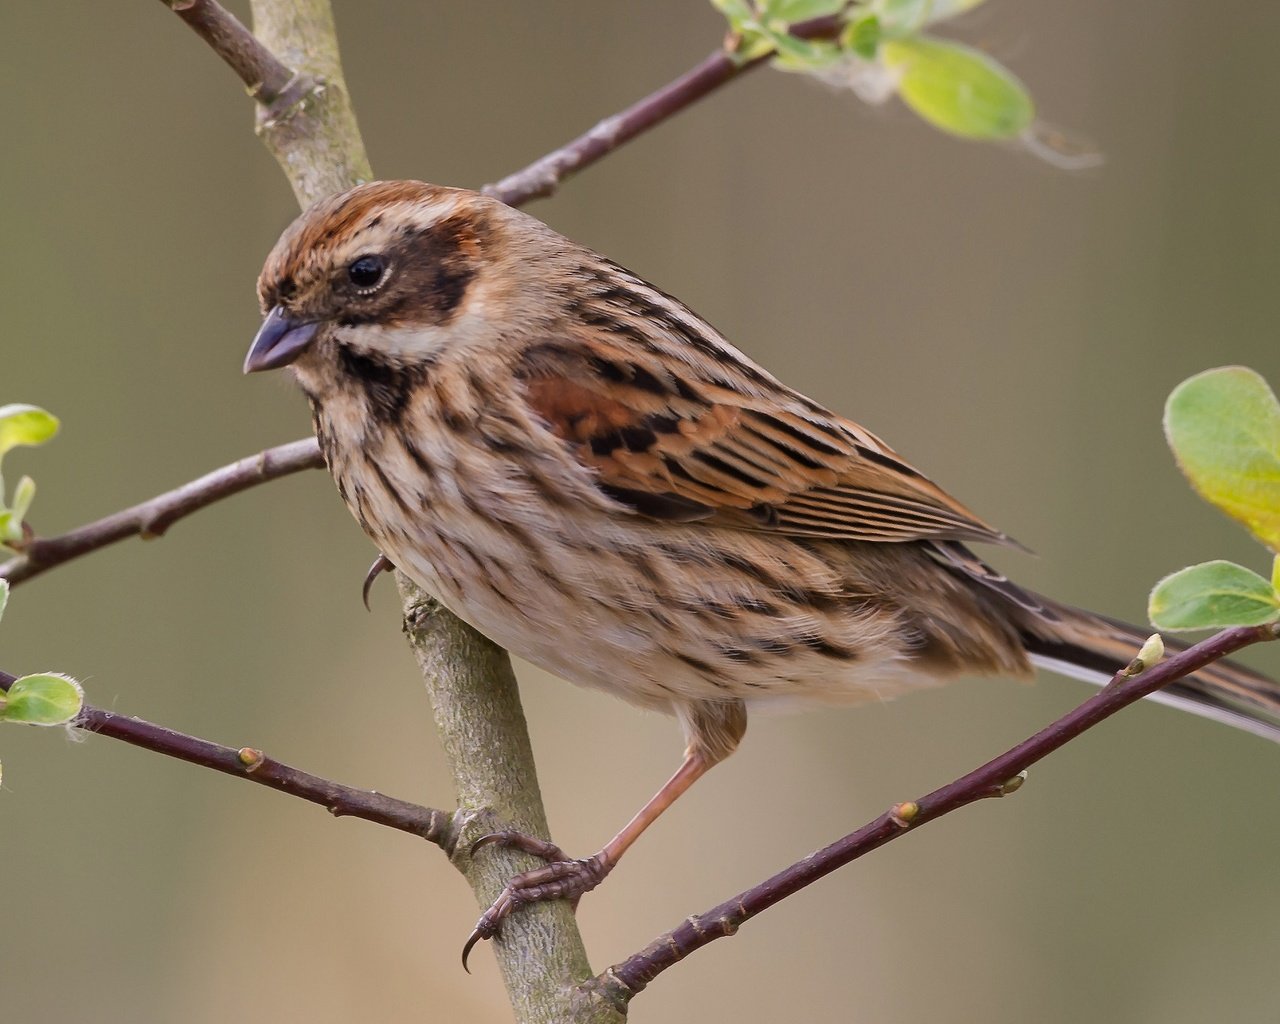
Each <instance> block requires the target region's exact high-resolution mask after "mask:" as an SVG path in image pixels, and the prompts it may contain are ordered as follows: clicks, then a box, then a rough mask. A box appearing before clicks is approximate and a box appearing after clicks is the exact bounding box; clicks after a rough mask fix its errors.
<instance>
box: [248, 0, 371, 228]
mask: <svg viewBox="0 0 1280 1024" xmlns="http://www.w3.org/2000/svg"><path fill="white" fill-rule="evenodd" d="M252 8H253V25H254V32H255V33H256V34H257V36H258V38H259V39H261V40H262V42H263V43H265V44H266V46H267V48H268V49H270V50H271V51H272V52H273V53H275V54H277V55H278V56H279V57H280V59H281V60H283V61H284V62H285V63H286V64H288V65H289V66H290V67H292V68H293V69H294V70H296V71H299V72H302V73H305V74H306V75H308V76H309V77H310V79H311V80H312V87H311V88H310V89H309V90H308V91H307V92H306V93H304V94H303V95H302V96H301V98H300V99H299V100H298V102H297V103H295V104H294V105H293V106H291V107H288V108H286V109H283V110H282V109H280V108H279V106H272V107H263V106H259V107H258V116H257V130H258V134H259V136H261V138H262V141H263V142H264V143H265V144H266V147H267V149H268V150H270V151H271V154H272V155H273V156H274V157H275V158H276V160H277V161H279V163H280V167H281V169H282V170H283V171H284V174H285V177H286V178H288V179H289V184H290V185H291V186H292V187H293V194H294V196H296V197H297V200H298V205H299V206H302V207H304V208H305V207H307V206H310V205H311V204H312V203H314V202H315V201H316V200H317V199H322V198H324V197H325V196H327V195H332V194H333V193H334V192H340V191H341V190H343V189H346V188H350V187H351V186H352V185H354V184H356V183H357V182H360V181H368V180H369V179H371V178H372V177H373V171H372V170H371V169H370V167H369V157H368V156H367V155H366V153H365V148H364V140H363V139H362V138H361V137H360V128H359V126H358V125H357V124H356V115H355V111H354V110H353V109H352V108H351V98H350V97H349V96H348V95H347V87H346V83H345V81H344V79H343V77H342V59H341V57H340V56H339V54H338V36H337V32H336V29H335V28H334V24H333V11H332V10H331V9H330V7H329V0H290V2H285V0H253V2H252Z"/></svg>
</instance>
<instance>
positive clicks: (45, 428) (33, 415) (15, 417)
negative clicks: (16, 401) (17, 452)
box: [0, 405, 58, 457]
mask: <svg viewBox="0 0 1280 1024" xmlns="http://www.w3.org/2000/svg"><path fill="white" fill-rule="evenodd" d="M57 432H58V418H57V417H56V416H53V415H51V414H50V413H47V412H45V411H44V410H43V409H38V408H36V406H34V405H4V406H0V457H3V456H4V454H5V453H6V452H8V451H9V450H10V449H12V448H16V447H18V445H22V444H26V445H36V444H44V443H45V442H46V441H47V440H49V438H51V437H53V435H54V434H56V433H57Z"/></svg>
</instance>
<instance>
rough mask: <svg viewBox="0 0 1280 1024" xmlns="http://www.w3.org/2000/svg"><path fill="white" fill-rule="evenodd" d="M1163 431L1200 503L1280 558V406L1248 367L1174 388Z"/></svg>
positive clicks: (1227, 369)
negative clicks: (1243, 528)
mask: <svg viewBox="0 0 1280 1024" xmlns="http://www.w3.org/2000/svg"><path fill="white" fill-rule="evenodd" d="M1164 431H1165V436H1166V437H1167V438H1168V440H1169V447H1170V448H1172V449H1173V454H1174V457H1175V458H1176V459H1177V460H1178V467H1179V468H1180V469H1181V470H1182V472H1183V473H1184V474H1186V477H1187V479H1188V480H1190V481H1191V486H1192V487H1194V488H1195V489H1196V491H1197V492H1199V494H1200V496H1201V497H1202V498H1204V499H1205V500H1206V501H1208V502H1210V503H1211V504H1213V505H1216V506H1217V507H1218V508H1220V509H1221V510H1222V511H1223V512H1225V513H1226V514H1227V515H1229V516H1231V517H1232V518H1233V519H1238V520H1239V521H1240V522H1242V523H1244V525H1245V526H1247V527H1248V528H1249V530H1250V531H1251V532H1252V533H1253V535H1254V536H1255V537H1257V538H1258V539H1259V540H1261V541H1262V542H1263V543H1264V544H1266V545H1267V546H1268V547H1269V548H1271V550H1272V551H1280V405H1277V403H1276V396H1275V395H1274V394H1273V393H1272V391H1271V388H1270V387H1268V386H1267V382H1266V381H1265V380H1263V379H1262V377H1260V376H1259V375H1258V374H1257V373H1255V372H1254V371H1253V370H1250V369H1248V368H1247V367H1244V366H1224V367H1219V368H1218V369H1216V370H1206V371H1205V372H1204V373H1199V374H1196V376H1194V377H1192V378H1190V379H1189V380H1185V381H1183V382H1182V383H1181V384H1179V385H1178V386H1177V387H1176V388H1174V389H1173V394H1171V395H1170V396H1169V400H1168V402H1167V403H1165V409H1164Z"/></svg>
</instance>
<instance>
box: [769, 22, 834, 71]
mask: <svg viewBox="0 0 1280 1024" xmlns="http://www.w3.org/2000/svg"><path fill="white" fill-rule="evenodd" d="M763 32H764V34H765V36H766V38H768V39H769V41H770V42H771V43H772V44H773V48H774V50H775V51H777V56H776V57H774V59H773V66H774V67H776V68H778V69H780V70H782V71H801V72H805V71H816V70H818V69H820V68H825V67H829V66H830V65H831V64H834V63H835V62H836V61H838V60H839V59H840V57H841V54H840V47H838V46H837V45H836V44H835V43H833V42H831V41H829V40H826V39H797V38H796V37H795V36H793V35H791V34H790V33H788V32H787V31H786V27H785V26H784V25H777V26H773V25H771V26H769V27H767V28H765V29H763Z"/></svg>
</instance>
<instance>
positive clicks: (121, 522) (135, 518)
mask: <svg viewBox="0 0 1280 1024" xmlns="http://www.w3.org/2000/svg"><path fill="white" fill-rule="evenodd" d="M323 465H324V459H323V458H322V457H321V455H320V446H319V445H318V444H317V443H316V440H315V438H312V437H309V438H306V439H305V440H302V441H293V442H291V443H289V444H282V445H278V446H276V447H275V448H268V449H267V450H266V451H262V452H259V453H258V454H257V455H249V456H246V457H245V458H243V459H240V460H239V461H237V462H233V463H231V465H229V466H223V467H222V468H221V469H215V470H214V471H213V472H212V473H206V474H205V475H204V476H202V477H199V478H198V479H196V480H192V481H190V482H188V483H185V484H183V485H182V486H181V487H177V488H174V489H173V490H172V491H166V492H165V493H164V494H158V495H156V496H155V497H154V498H150V499H148V500H147V501H144V502H142V503H141V504H140V505H134V506H133V507H132V508H126V509H122V510H121V511H119V512H114V513H112V514H111V515H109V516H106V517H105V518H103V519H99V520H97V521H96V522H92V523H88V524H86V525H85V526H81V527H80V528H78V529H75V530H72V531H70V532H69V533H64V534H60V535H59V536H56V537H36V538H33V539H31V540H28V541H26V542H25V543H24V544H23V547H22V553H21V554H19V555H18V556H17V557H16V558H11V559H9V560H8V561H7V562H4V563H0V578H3V579H6V580H8V581H9V583H10V584H17V583H21V582H22V581H23V580H29V579H31V578H32V577H33V576H39V575H40V574H41V573H42V572H45V571H47V570H49V569H52V568H54V567H55V566H58V565H62V564H63V563H64V562H69V561H71V560H72V559H73V558H79V557H80V556H81V555H87V554H89V553H90V552H91V551H97V550H98V549H99V548H105V547H106V546H107V545H108V544H114V543H116V542H117V541H121V540H125V539H126V538H128V537H141V538H142V539H143V540H150V539H151V538H153V537H161V536H163V535H164V532H165V531H166V530H167V529H168V528H169V527H170V526H172V525H173V524H174V523H176V522H177V521H178V520H179V519H183V518H185V517H186V516H189V515H191V513H192V512H197V511H199V510H200V509H202V508H205V507H207V506H209V505H212V504H213V503H214V502H215V501H221V500H222V499H223V498H227V497H230V496H231V495H233V494H239V493H240V492H241V491H246V490H248V489H249V488H250V487H256V486H257V485H258V484H262V483H266V482H267V481H268V480H277V479H279V478H280V477H282V476H288V475H289V474H290V473H297V472H298V471H299V470H303V469H315V468H318V467H320V466H323Z"/></svg>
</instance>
